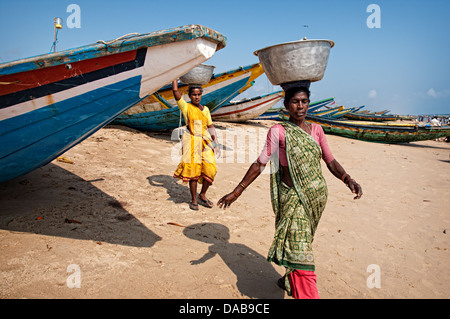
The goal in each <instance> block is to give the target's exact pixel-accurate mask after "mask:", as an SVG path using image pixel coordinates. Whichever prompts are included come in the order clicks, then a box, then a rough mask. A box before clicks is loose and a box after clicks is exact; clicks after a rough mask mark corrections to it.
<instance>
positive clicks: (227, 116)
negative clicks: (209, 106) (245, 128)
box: [211, 91, 284, 122]
mask: <svg viewBox="0 0 450 319" xmlns="http://www.w3.org/2000/svg"><path fill="white" fill-rule="evenodd" d="M283 96H284V92H283V91H277V92H273V93H269V94H266V95H262V96H258V97H254V98H249V99H244V100H242V101H236V102H229V103H227V104H225V105H223V106H221V107H220V108H219V109H217V110H215V111H214V112H212V113H211V117H212V119H213V120H214V121H224V122H245V121H248V120H253V119H255V118H257V117H258V116H260V115H261V114H263V113H264V112H265V111H267V110H268V109H269V108H271V107H272V106H274V105H275V104H277V103H278V102H279V101H280V100H281V99H282V98H283Z"/></svg>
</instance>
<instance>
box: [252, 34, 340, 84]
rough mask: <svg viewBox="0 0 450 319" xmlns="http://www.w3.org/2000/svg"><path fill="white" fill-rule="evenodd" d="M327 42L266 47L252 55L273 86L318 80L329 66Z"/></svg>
mask: <svg viewBox="0 0 450 319" xmlns="http://www.w3.org/2000/svg"><path fill="white" fill-rule="evenodd" d="M333 46H334V42H333V41H330V40H300V41H294V42H286V43H282V44H277V45H273V46H269V47H266V48H263V49H260V50H257V51H255V52H254V54H255V55H256V56H258V58H259V61H260V62H261V65H262V67H263V69H264V72H265V73H266V75H267V78H268V79H269V81H270V82H271V83H272V84H273V85H280V84H282V83H287V82H295V81H304V80H309V81H311V82H316V81H320V80H321V79H322V78H323V76H324V74H325V69H326V67H327V64H328V57H329V56H330V50H331V48H332V47H333Z"/></svg>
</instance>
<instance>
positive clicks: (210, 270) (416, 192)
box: [0, 121, 450, 299]
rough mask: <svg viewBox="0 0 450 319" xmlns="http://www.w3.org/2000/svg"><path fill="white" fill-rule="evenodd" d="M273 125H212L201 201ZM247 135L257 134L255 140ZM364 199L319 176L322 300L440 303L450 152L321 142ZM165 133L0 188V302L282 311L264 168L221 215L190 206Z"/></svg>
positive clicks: (81, 156)
mask: <svg viewBox="0 0 450 319" xmlns="http://www.w3.org/2000/svg"><path fill="white" fill-rule="evenodd" d="M273 123H274V122H270V121H249V122H247V123H245V124H231V123H225V122H215V125H216V128H217V129H218V130H219V131H221V132H235V133H236V132H244V134H243V135H245V136H248V137H249V138H247V140H246V143H225V142H223V143H222V144H223V148H224V149H223V151H222V158H221V159H220V160H218V164H217V166H218V174H217V176H216V180H215V181H214V184H213V185H212V186H211V188H210V190H209V191H208V197H209V198H210V199H211V200H213V201H214V203H217V201H218V200H219V199H220V197H222V196H223V195H225V194H226V193H228V192H230V191H232V189H233V188H234V187H235V186H236V185H237V183H239V181H240V180H241V178H242V177H243V175H244V174H245V172H246V171H247V169H248V167H249V165H250V163H251V162H252V161H253V160H254V159H255V158H256V156H255V154H256V153H255V150H258V151H259V150H260V149H261V147H262V145H261V144H262V142H263V141H261V140H260V139H261V138H259V139H258V143H253V142H251V141H250V140H251V139H252V138H251V136H265V133H266V132H267V130H268V128H269V127H270V126H271V125H272V124H273ZM255 134H256V135H255ZM327 140H328V144H329V145H330V147H331V150H332V152H333V154H334V156H335V157H336V159H337V160H338V161H339V162H340V163H341V164H342V165H343V167H344V168H345V169H346V170H347V172H348V173H349V174H350V175H351V176H352V177H353V178H355V179H356V180H357V181H358V182H359V183H360V184H361V186H362V188H363V191H364V195H363V197H362V198H361V199H359V200H353V195H352V194H351V192H350V191H349V190H348V188H346V187H345V185H344V184H343V183H342V182H341V181H340V180H338V179H336V178H335V177H333V176H332V175H331V173H330V172H329V171H328V169H327V168H326V166H325V164H323V172H324V176H325V178H326V180H327V183H328V187H329V199H328V204H327V207H326V209H325V212H324V214H323V216H322V219H321V221H320V224H319V227H318V230H317V233H316V237H315V240H314V246H313V247H314V250H315V257H316V273H317V285H318V288H319V293H320V296H321V298H322V299H329V298H338V299H341V298H342V299H350V298H363V299H365V298H380V299H385V298H445V299H446V298H449V297H450V293H449V289H448V288H449V286H450V268H449V266H448V265H449V262H450V252H449V249H450V240H449V239H450V237H449V236H450V215H449V212H450V161H449V160H450V158H449V154H450V143H445V142H442V141H424V142H414V143H410V144H400V145H389V144H377V143H370V142H362V141H358V140H352V139H347V138H342V137H337V136H332V135H327ZM177 145H179V144H178V142H177V141H174V140H172V139H171V135H170V133H167V132H140V131H136V130H133V129H129V128H126V127H122V126H114V125H109V126H107V127H105V128H103V129H101V130H100V131H98V132H96V133H95V134H94V135H92V136H90V137H89V138H87V139H86V140H85V141H83V142H82V143H80V144H78V145H76V146H75V147H73V148H72V149H70V150H69V151H67V152H66V153H65V154H63V157H64V158H65V159H67V161H59V160H54V161H53V162H51V163H50V164H48V165H46V166H44V167H42V168H39V169H37V170H35V171H33V172H31V173H29V174H27V175H25V176H22V177H19V178H16V179H14V180H10V181H7V182H4V183H1V184H0V202H1V207H0V245H1V253H2V258H1V259H0V298H3V299H12V298H152V299H166V298H176V299H178V298H187V299H190V298H198V299H204V298H219V299H222V298H231V299H241V298H242V299H246V298H272V299H291V297H289V296H287V294H285V292H284V291H283V290H281V289H280V288H278V286H277V285H276V281H277V280H278V278H280V276H281V275H283V274H284V268H283V267H279V266H277V265H274V264H270V263H268V262H267V261H266V256H267V252H268V249H269V247H270V244H271V241H272V238H273V232H274V215H273V212H272V208H271V203H270V193H269V175H268V168H266V171H265V174H263V175H261V176H260V177H259V178H258V179H257V180H256V181H255V182H254V183H253V184H252V185H251V186H250V187H249V188H248V189H247V190H246V191H245V192H244V194H243V195H242V196H241V197H240V198H239V199H238V201H237V202H235V203H234V204H233V205H232V206H231V207H230V208H229V209H227V210H225V211H224V210H221V209H219V208H218V207H217V206H215V207H213V208H211V209H208V208H206V207H202V206H200V209H199V211H192V210H190V209H189V207H188V203H189V200H190V195H189V192H188V187H187V185H186V184H183V183H181V182H179V181H177V180H176V179H174V178H173V177H172V175H173V173H174V171H175V168H176V166H177V164H178V163H177V162H175V161H174V159H173V158H174V157H176V156H175V155H176V154H177Z"/></svg>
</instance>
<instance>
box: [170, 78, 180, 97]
mask: <svg viewBox="0 0 450 319" xmlns="http://www.w3.org/2000/svg"><path fill="white" fill-rule="evenodd" d="M172 92H173V96H174V97H175V100H177V101H179V100H181V94H180V91H178V81H177V80H175V81H173V82H172Z"/></svg>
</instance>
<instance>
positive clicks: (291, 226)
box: [218, 87, 362, 298]
mask: <svg viewBox="0 0 450 319" xmlns="http://www.w3.org/2000/svg"><path fill="white" fill-rule="evenodd" d="M309 95H310V92H309V89H308V87H292V88H289V89H287V90H286V92H285V99H284V106H285V107H286V109H287V110H288V111H289V114H290V117H289V121H287V122H283V123H282V124H276V125H274V126H272V127H271V128H270V130H269V133H268V134H267V141H266V144H265V147H264V149H263V151H262V153H261V155H260V156H259V158H258V160H257V161H256V162H255V163H253V164H252V165H251V166H250V168H249V169H248V171H247V173H246V174H245V176H244V178H243V179H242V181H241V182H240V183H239V185H238V186H237V187H236V188H235V189H234V190H233V191H232V192H231V193H229V194H227V195H225V196H223V197H222V198H221V199H220V200H219V202H218V206H219V207H220V208H222V207H223V208H224V209H226V208H227V207H229V206H230V205H231V203H233V202H234V201H235V200H236V199H237V198H238V197H239V196H240V195H241V194H242V192H243V191H244V190H245V188H246V187H248V186H249V185H250V184H251V183H252V182H253V181H254V180H255V179H256V178H257V177H258V176H259V175H260V174H261V172H262V171H263V170H264V168H265V166H266V164H267V163H268V162H269V160H271V164H270V168H271V177H270V188H271V200H272V208H273V210H274V213H275V235H274V239H273V243H272V246H271V248H270V250H269V254H268V257H267V259H268V261H270V262H274V263H276V264H277V265H281V266H284V267H285V268H286V275H285V276H284V277H283V278H282V279H280V281H279V285H280V286H281V287H283V288H284V289H286V291H287V293H288V294H289V295H292V296H293V297H294V298H319V294H318V291H317V286H316V276H315V274H314V270H315V263H314V255H313V251H312V242H313V238H314V233H315V231H316V229H317V226H318V223H319V220H320V217H321V215H322V212H323V210H324V209H325V205H326V202H327V196H328V189H327V185H326V182H325V179H324V177H323V175H322V168H321V163H320V160H321V159H323V160H324V161H325V163H326V164H327V167H328V169H329V170H330V172H331V173H332V174H333V175H334V176H336V177H337V178H339V179H341V180H342V181H343V182H344V183H345V184H346V185H347V187H348V188H349V189H350V190H351V191H352V193H354V194H355V195H356V196H355V197H354V198H355V199H358V198H360V197H361V196H362V189H361V186H360V185H359V184H358V183H356V181H355V180H354V179H352V178H351V177H350V175H348V174H347V173H346V171H345V170H344V168H343V167H342V166H341V165H340V164H339V162H338V161H336V159H335V158H334V157H333V155H332V153H331V151H330V148H329V147H328V144H327V141H326V138H325V134H324V132H323V129H322V127H321V126H320V125H317V124H314V123H308V122H307V121H306V112H307V111H308V107H309V102H310V101H309Z"/></svg>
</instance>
